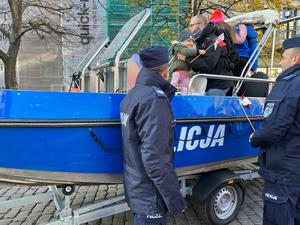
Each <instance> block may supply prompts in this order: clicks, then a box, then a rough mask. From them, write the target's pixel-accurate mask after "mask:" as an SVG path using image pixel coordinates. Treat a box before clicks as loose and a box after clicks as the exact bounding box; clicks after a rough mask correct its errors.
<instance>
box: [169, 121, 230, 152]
mask: <svg viewBox="0 0 300 225" xmlns="http://www.w3.org/2000/svg"><path fill="white" fill-rule="evenodd" d="M215 128H216V129H215ZM201 133H202V128H201V127H200V126H193V127H191V128H190V129H189V130H188V127H187V126H185V127H182V128H181V130H180V135H179V141H178V145H177V147H174V152H181V151H183V150H184V149H186V150H188V151H192V150H195V149H197V148H199V149H205V148H209V147H215V146H223V145H224V136H225V124H220V125H210V126H209V128H208V132H207V136H206V138H202V139H200V138H199V135H201Z"/></svg>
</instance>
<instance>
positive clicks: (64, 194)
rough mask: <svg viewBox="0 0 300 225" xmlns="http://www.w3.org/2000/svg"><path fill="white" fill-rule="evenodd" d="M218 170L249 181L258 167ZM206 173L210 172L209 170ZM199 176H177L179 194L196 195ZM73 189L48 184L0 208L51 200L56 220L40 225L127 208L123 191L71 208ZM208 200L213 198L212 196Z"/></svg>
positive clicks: (70, 223) (68, 224) (64, 224)
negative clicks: (40, 189) (33, 193)
mask: <svg viewBox="0 0 300 225" xmlns="http://www.w3.org/2000/svg"><path fill="white" fill-rule="evenodd" d="M218 171H219V173H218V174H219V175H222V172H226V171H227V173H228V171H230V172H232V175H233V177H238V178H240V179H242V180H251V179H255V178H258V177H259V175H258V173H257V167H256V166H255V165H252V164H251V165H248V167H247V169H245V168H243V169H240V170H234V171H231V170H226V171H225V170H224V169H221V170H217V172H218ZM215 172H216V171H212V172H211V173H215ZM205 174H210V172H208V173H205ZM234 175H235V176H234ZM222 176H223V175H222ZM198 178H199V175H189V176H183V177H179V181H180V185H181V194H182V195H183V196H184V197H186V196H192V195H195V196H197V195H198V194H197V193H196V194H195V191H193V187H195V186H197V185H198V184H199V179H198ZM200 180H201V179H200ZM230 180H231V179H230ZM187 181H195V182H194V183H193V182H192V183H191V182H187ZM201 182H205V183H207V182H211V178H210V180H209V181H208V180H204V181H201ZM219 183H223V184H224V185H228V179H226V177H224V180H223V181H222V182H219ZM195 184H196V185H195ZM224 185H221V186H220V185H218V189H222V188H224ZM210 187H211V186H210ZM210 189H211V188H210ZM74 190H75V188H74V185H50V186H48V192H46V193H42V194H36V195H32V196H24V197H22V198H17V199H12V200H5V201H0V210H1V209H9V208H14V207H22V206H25V205H30V204H36V203H42V202H47V201H50V200H53V203H54V205H55V207H56V216H57V219H54V220H51V221H48V222H44V223H40V225H79V224H83V223H87V222H90V221H94V220H97V219H102V218H104V217H107V216H112V215H115V214H118V213H122V212H126V211H128V210H130V209H129V207H128V205H127V203H126V201H125V195H124V194H122V195H117V196H114V197H111V198H108V199H103V200H100V201H96V202H94V203H91V204H89V205H86V206H83V207H80V208H77V209H72V208H71V201H70V196H71V195H72V194H73V192H74ZM202 192H203V191H202ZM205 195H207V194H206V193H205V192H203V193H201V196H205ZM209 195H210V193H208V196H209ZM224 197H226V196H224ZM243 198H244V197H242V199H243ZM211 200H214V199H213V198H212V199H211ZM237 211H238V210H237ZM222 224H223V223H222ZM224 224H226V223H224Z"/></svg>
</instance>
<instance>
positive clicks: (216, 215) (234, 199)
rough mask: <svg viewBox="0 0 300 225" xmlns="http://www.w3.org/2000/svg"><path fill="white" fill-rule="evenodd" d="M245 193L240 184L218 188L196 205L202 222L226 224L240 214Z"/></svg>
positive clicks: (211, 224) (209, 224)
mask: <svg viewBox="0 0 300 225" xmlns="http://www.w3.org/2000/svg"><path fill="white" fill-rule="evenodd" d="M243 195H244V193H243V191H242V189H241V187H240V186H239V185H238V184H234V185H227V184H225V185H223V186H221V187H219V188H217V189H216V190H215V191H214V192H213V193H212V194H211V195H210V196H209V197H208V198H207V199H206V200H205V201H203V202H201V203H198V204H196V205H195V208H196V211H197V213H198V217H199V219H200V221H201V224H207V225H225V224H228V223H230V222H231V221H232V220H234V218H235V217H236V215H237V214H238V212H239V210H240V208H241V205H242V203H243V198H244V196H243Z"/></svg>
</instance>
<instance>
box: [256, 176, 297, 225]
mask: <svg viewBox="0 0 300 225" xmlns="http://www.w3.org/2000/svg"><path fill="white" fill-rule="evenodd" d="M262 197H263V199H264V219H263V225H300V187H290V186H285V185H282V184H277V183H271V182H268V181H265V186H264V190H263V193H262Z"/></svg>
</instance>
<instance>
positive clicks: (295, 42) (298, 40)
mask: <svg viewBox="0 0 300 225" xmlns="http://www.w3.org/2000/svg"><path fill="white" fill-rule="evenodd" d="M299 47H300V37H295V38H289V39H286V40H285V41H284V42H283V43H282V52H283V51H285V50H287V49H289V48H299Z"/></svg>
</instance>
